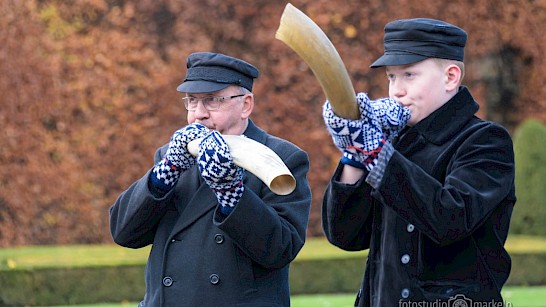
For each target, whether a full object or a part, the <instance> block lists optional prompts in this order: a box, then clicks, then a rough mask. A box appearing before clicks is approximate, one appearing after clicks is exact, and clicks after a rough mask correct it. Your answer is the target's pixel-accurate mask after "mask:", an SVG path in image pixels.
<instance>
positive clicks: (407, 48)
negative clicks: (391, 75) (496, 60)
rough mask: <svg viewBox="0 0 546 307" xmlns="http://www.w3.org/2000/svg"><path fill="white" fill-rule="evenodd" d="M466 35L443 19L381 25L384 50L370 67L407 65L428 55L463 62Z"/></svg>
mask: <svg viewBox="0 0 546 307" xmlns="http://www.w3.org/2000/svg"><path fill="white" fill-rule="evenodd" d="M466 39H467V35H466V32H465V31H464V30H462V29H461V28H458V27H456V26H454V25H452V24H449V23H447V22H445V21H441V20H436V19H429V18H414V19H402V20H396V21H393V22H390V23H388V24H387V25H385V37H384V44H385V46H384V47H385V53H384V54H383V55H382V56H381V57H380V58H379V59H377V60H376V61H375V62H373V64H372V65H370V67H372V68H376V67H382V66H395V65H408V64H413V63H417V62H420V61H423V60H425V59H428V58H440V59H449V60H457V61H463V59H464V46H465V45H466Z"/></svg>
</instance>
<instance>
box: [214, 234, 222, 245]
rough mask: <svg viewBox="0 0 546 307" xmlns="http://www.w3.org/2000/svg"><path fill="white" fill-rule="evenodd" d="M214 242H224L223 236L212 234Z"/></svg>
mask: <svg viewBox="0 0 546 307" xmlns="http://www.w3.org/2000/svg"><path fill="white" fill-rule="evenodd" d="M214 242H216V244H222V243H224V236H223V235H221V234H216V235H215V236H214Z"/></svg>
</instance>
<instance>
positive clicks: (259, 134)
mask: <svg viewBox="0 0 546 307" xmlns="http://www.w3.org/2000/svg"><path fill="white" fill-rule="evenodd" d="M243 134H244V135H245V136H246V137H248V138H250V139H253V140H255V141H257V142H258V143H262V144H263V143H265V140H266V139H267V134H266V133H265V131H263V130H262V129H260V128H259V127H258V126H256V125H255V124H254V122H253V121H252V120H250V119H249V120H248V126H247V127H246V130H245V132H243Z"/></svg>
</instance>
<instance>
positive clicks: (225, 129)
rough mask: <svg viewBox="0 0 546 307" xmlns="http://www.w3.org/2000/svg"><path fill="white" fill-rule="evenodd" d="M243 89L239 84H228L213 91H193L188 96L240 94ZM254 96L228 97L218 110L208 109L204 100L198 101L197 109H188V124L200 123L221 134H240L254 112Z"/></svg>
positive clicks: (203, 96) (202, 96) (204, 96)
mask: <svg viewBox="0 0 546 307" xmlns="http://www.w3.org/2000/svg"><path fill="white" fill-rule="evenodd" d="M241 94H243V91H242V90H241V88H240V87H238V86H228V87H227V88H225V89H223V90H220V91H217V92H212V93H193V94H189V93H188V94H187V96H190V97H195V98H199V99H201V98H206V97H228V96H238V95H241ZM253 99H254V97H253V96H252V94H246V95H243V96H240V97H235V98H231V99H230V98H227V99H225V100H223V101H222V102H221V103H220V107H219V108H218V109H216V110H207V109H206V108H205V106H204V104H203V101H199V102H198V103H197V108H196V109H195V110H188V116H187V119H188V124H192V123H200V124H202V125H204V126H206V127H207V128H209V129H212V130H217V131H218V132H220V133H221V134H226V135H228V134H234V135H239V134H242V133H243V132H244V130H245V129H246V125H247V118H248V117H249V116H250V113H251V112H252V107H253V106H254V100H253Z"/></svg>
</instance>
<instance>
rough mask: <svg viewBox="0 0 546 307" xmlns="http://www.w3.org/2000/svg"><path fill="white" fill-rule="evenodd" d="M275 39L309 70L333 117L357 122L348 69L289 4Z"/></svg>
mask: <svg viewBox="0 0 546 307" xmlns="http://www.w3.org/2000/svg"><path fill="white" fill-rule="evenodd" d="M275 37H276V38H277V39H279V40H281V41H283V42H284V43H285V44H286V45H288V47H290V48H292V49H293V50H294V51H295V52H296V53H297V54H298V55H299V56H300V57H301V58H302V59H303V60H304V61H305V62H306V63H307V65H308V66H309V68H311V70H312V71H313V73H314V74H315V77H316V78H317V79H318V80H319V82H320V85H321V87H322V90H323V91H324V93H325V94H326V98H327V99H328V100H329V101H330V104H331V106H332V110H333V111H334V113H336V114H337V115H338V116H340V117H344V118H350V119H358V118H360V116H359V111H358V105H357V102H356V95H355V91H354V88H353V84H352V82H351V79H350V78H349V74H348V73H347V69H346V68H345V65H344V64H343V61H342V60H341V57H340V56H339V54H338V52H337V50H336V48H335V47H334V45H333V44H332V42H331V41H330V40H329V39H328V37H327V36H326V34H324V32H323V31H322V30H321V29H320V28H319V26H317V25H316V24H315V23H314V22H313V21H312V20H311V19H310V18H309V17H307V15H305V14H304V13H302V12H301V11H300V10H298V9H297V8H295V7H294V6H293V5H292V4H290V3H288V4H287V5H286V7H285V8H284V12H283V14H282V16H281V22H280V25H279V28H278V29H277V33H276V34H275Z"/></svg>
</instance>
